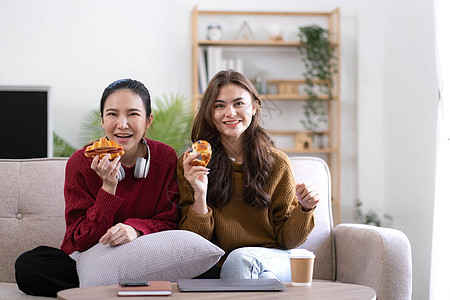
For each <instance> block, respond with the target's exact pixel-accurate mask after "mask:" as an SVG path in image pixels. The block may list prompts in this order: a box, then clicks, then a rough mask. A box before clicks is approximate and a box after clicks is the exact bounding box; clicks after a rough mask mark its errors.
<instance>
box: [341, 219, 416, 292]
mask: <svg viewBox="0 0 450 300" xmlns="http://www.w3.org/2000/svg"><path fill="white" fill-rule="evenodd" d="M333 235H334V240H335V246H336V280H337V281H340V282H345V283H353V284H360V285H365V286H369V287H371V288H373V289H374V290H375V291H376V293H377V299H379V300H383V299H389V300H392V299H411V293H412V263H411V261H412V259H411V245H410V243H409V240H408V237H407V236H406V235H405V234H404V233H403V232H401V231H399V230H396V229H392V228H384V227H376V226H370V225H363V224H339V225H338V226H336V227H335V228H334V230H333Z"/></svg>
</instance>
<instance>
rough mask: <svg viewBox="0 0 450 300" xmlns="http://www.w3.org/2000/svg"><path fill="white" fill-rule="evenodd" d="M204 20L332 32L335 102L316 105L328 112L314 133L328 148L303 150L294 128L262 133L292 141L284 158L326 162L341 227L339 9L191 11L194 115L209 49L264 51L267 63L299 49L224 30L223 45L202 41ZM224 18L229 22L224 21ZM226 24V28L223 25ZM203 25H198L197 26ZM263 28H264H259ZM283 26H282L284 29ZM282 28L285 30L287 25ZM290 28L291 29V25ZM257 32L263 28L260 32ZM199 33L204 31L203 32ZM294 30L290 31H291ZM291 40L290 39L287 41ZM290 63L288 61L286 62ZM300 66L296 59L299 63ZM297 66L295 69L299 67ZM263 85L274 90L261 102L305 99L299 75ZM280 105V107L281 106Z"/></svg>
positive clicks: (299, 134)
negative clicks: (317, 26)
mask: <svg viewBox="0 0 450 300" xmlns="http://www.w3.org/2000/svg"><path fill="white" fill-rule="evenodd" d="M202 18H206V19H207V20H212V21H211V22H213V23H214V22H218V21H220V20H221V19H224V22H225V23H226V24H227V25H228V26H225V27H228V28H231V27H233V26H234V28H236V26H235V25H236V22H239V23H241V22H243V21H246V20H250V21H249V24H250V27H251V26H252V25H253V24H251V22H252V21H254V22H257V20H258V18H266V19H265V20H266V23H267V20H268V18H269V19H273V20H275V21H279V22H280V23H283V22H285V21H286V19H289V20H290V21H289V20H288V21H289V22H292V26H293V28H295V29H298V27H299V26H298V23H296V22H297V21H298V22H300V21H302V20H303V19H305V20H307V21H308V22H310V23H309V24H308V25H311V23H314V20H316V21H318V22H321V24H322V25H321V26H324V27H326V28H327V29H328V30H329V32H330V39H331V44H332V47H334V48H335V51H336V55H337V74H336V76H335V79H334V87H333V91H332V94H333V97H332V99H331V100H330V99H328V96H326V95H322V96H319V99H321V100H323V101H325V103H326V110H327V127H328V128H326V129H324V130H321V131H319V132H318V136H319V137H322V138H323V139H326V142H325V143H324V144H322V145H319V146H317V145H313V144H309V143H308V147H307V148H305V147H303V144H302V143H303V140H302V139H301V138H302V137H304V134H305V133H307V132H306V131H304V130H300V129H299V130H297V129H295V130H292V128H283V129H282V130H280V129H279V128H278V129H273V128H270V126H268V127H266V129H267V130H268V131H269V133H270V134H271V135H272V137H273V138H274V141H275V142H276V140H277V137H279V138H282V139H284V140H286V138H287V139H292V145H291V146H286V147H279V148H280V149H281V150H282V151H284V152H285V153H287V154H288V155H308V156H309V155H312V156H319V157H322V158H324V159H325V160H326V161H327V162H328V165H329V166H330V171H331V177H332V204H333V214H334V222H335V224H339V223H340V81H339V74H340V28H339V24H340V15H339V8H337V9H335V10H333V11H331V12H258V11H209V10H198V8H197V7H195V8H194V9H193V11H192V24H191V25H192V28H191V31H192V105H193V109H194V110H196V109H197V107H198V103H199V101H201V99H202V96H203V95H202V92H201V90H200V89H199V83H200V82H199V51H204V50H205V49H206V48H208V47H211V46H213V47H220V48H222V49H224V50H226V51H234V53H239V52H240V51H241V52H243V51H244V49H245V51H249V50H248V49H250V51H259V50H261V49H265V50H267V51H266V53H269V54H268V55H270V57H271V58H276V57H278V58H280V56H281V59H283V51H286V49H297V48H298V47H300V46H301V44H300V42H299V39H298V37H297V38H296V39H286V40H270V39H269V38H257V39H254V40H233V39H232V38H231V34H230V32H228V34H226V32H225V31H226V30H228V28H223V31H224V35H223V39H221V40H217V41H212V40H208V39H207V38H206V34H205V28H204V27H205V23H204V21H203V23H201V21H202ZM227 18H228V19H227ZM227 22H228V23H227ZM200 23H201V24H200ZM262 23H264V22H262ZM283 24H286V23H283ZM285 26H286V25H285ZM289 26H291V25H289ZM259 27H261V26H259ZM202 30H203V31H202ZM290 30H292V28H290ZM291 37H292V35H291ZM286 59H289V58H286ZM299 60H300V58H299ZM257 63H258V64H264V61H262V60H261V61H258V62H257ZM295 63H298V62H297V61H296V62H295ZM243 73H244V75H246V76H247V77H248V78H249V79H252V80H253V79H254V78H253V74H247V73H246V70H245V69H244V71H243ZM267 75H268V76H267V81H266V83H267V85H268V86H272V87H274V88H272V89H271V90H270V91H268V92H267V93H264V94H261V93H260V98H261V100H262V101H263V102H264V101H265V100H266V101H272V102H276V103H291V104H294V103H300V104H301V103H304V101H305V100H306V99H307V95H306V94H305V93H302V92H301V87H302V85H304V84H305V80H304V79H303V78H302V72H298V74H296V76H294V77H292V78H288V79H286V78H283V79H277V77H271V74H270V73H269V74H267ZM280 105H281V104H280Z"/></svg>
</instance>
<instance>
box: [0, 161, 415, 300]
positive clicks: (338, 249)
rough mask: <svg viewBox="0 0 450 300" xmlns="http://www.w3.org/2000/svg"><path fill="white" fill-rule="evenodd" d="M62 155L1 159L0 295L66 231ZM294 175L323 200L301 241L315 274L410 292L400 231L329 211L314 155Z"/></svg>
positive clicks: (406, 248)
mask: <svg viewBox="0 0 450 300" xmlns="http://www.w3.org/2000/svg"><path fill="white" fill-rule="evenodd" d="M66 162H67V159H66V158H45V159H27V160H5V159H0V199H1V200H0V202H1V205H0V236H1V244H0V253H1V257H0V282H1V283H0V299H48V298H45V297H30V296H26V295H24V294H23V293H22V292H20V291H19V290H18V289H17V286H16V284H15V283H14V281H15V280H14V261H15V259H16V258H17V257H18V256H19V255H20V254H21V253H23V252H24V251H26V250H29V249H32V248H34V247H35V246H38V245H49V246H54V247H59V246H60V244H61V241H62V237H63V234H64V230H65V222H64V199H63V184H64V168H65V164H66ZM291 162H292V165H293V168H294V175H295V177H296V180H297V181H311V182H313V183H314V184H316V185H317V186H318V188H319V191H320V193H321V195H322V201H321V202H320V204H319V206H318V207H317V209H316V227H315V229H314V230H313V232H312V233H311V235H310V236H309V238H308V240H307V241H306V242H305V243H304V244H303V245H302V246H301V248H306V249H309V250H312V251H313V252H315V253H316V263H315V268H314V277H315V278H317V279H325V280H331V281H335V280H337V281H340V282H345V283H353V284H360V285H366V286H370V287H372V288H373V289H374V290H375V291H376V292H377V298H378V299H381V300H383V299H389V300H393V299H411V287H412V281H411V248H410V244H409V240H408V238H407V237H406V236H405V235H404V234H403V233H402V232H400V231H398V230H395V229H390V228H380V227H374V226H367V225H361V224H339V225H338V226H336V227H334V226H333V223H332V218H331V201H330V186H331V184H330V173H329V170H328V166H327V165H326V163H325V162H324V161H323V160H321V159H319V158H314V157H293V158H291Z"/></svg>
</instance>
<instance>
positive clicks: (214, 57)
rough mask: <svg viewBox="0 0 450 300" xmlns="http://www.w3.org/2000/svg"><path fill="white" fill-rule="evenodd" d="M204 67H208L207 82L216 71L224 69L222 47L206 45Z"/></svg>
mask: <svg viewBox="0 0 450 300" xmlns="http://www.w3.org/2000/svg"><path fill="white" fill-rule="evenodd" d="M206 67H207V69H208V82H209V81H210V80H211V79H212V78H213V77H214V75H216V73H217V72H219V71H221V70H223V69H224V66H223V51H222V47H217V46H208V47H207V48H206Z"/></svg>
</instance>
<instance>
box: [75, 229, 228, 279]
mask: <svg viewBox="0 0 450 300" xmlns="http://www.w3.org/2000/svg"><path fill="white" fill-rule="evenodd" d="M224 254H225V252H224V251H223V250H222V249H220V248H219V247H217V246H216V245H214V244H213V243H211V242H210V241H208V240H206V239H204V238H203V237H201V236H200V235H198V234H196V233H194V232H190V231H185V230H168V231H162V232H157V233H153V234H149V235H145V236H141V237H139V238H137V239H136V240H134V241H132V242H131V243H126V244H123V245H120V246H116V247H110V246H109V245H103V244H97V245H95V246H93V247H92V248H90V249H89V250H87V251H85V252H82V253H79V252H74V253H73V254H72V255H71V257H72V258H73V259H75V261H76V262H77V269H78V276H79V277H80V286H81V287H85V286H98V285H112V284H117V282H118V280H119V279H131V280H138V281H150V280H168V281H172V282H175V281H177V280H178V279H182V278H193V277H196V276H198V275H200V274H202V273H204V272H206V271H207V270H209V269H210V268H211V267H212V266H214V265H215V264H216V263H217V262H218V261H219V259H220V258H221V257H222V255H224Z"/></svg>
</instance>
